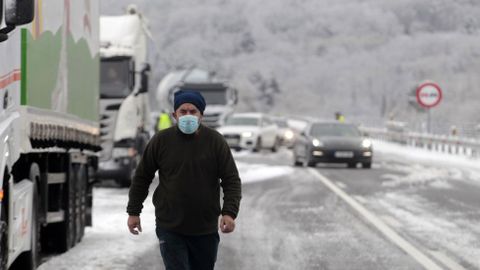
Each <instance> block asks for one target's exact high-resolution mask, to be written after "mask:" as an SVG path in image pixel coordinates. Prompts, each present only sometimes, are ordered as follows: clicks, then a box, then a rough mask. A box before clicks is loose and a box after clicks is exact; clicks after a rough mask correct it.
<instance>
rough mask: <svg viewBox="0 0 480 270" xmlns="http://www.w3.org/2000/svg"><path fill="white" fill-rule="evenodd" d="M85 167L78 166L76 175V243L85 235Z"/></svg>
mask: <svg viewBox="0 0 480 270" xmlns="http://www.w3.org/2000/svg"><path fill="white" fill-rule="evenodd" d="M86 170H87V167H86V166H85V165H83V164H82V165H80V167H79V170H78V175H77V180H78V181H77V183H78V184H77V192H76V194H77V195H76V197H77V203H76V205H77V212H76V213H77V215H76V224H75V227H76V229H77V230H76V242H77V243H79V242H80V241H81V240H82V238H83V235H84V234H85V225H86V215H87V182H88V178H87V177H88V175H87V171H86Z"/></svg>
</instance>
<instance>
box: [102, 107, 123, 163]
mask: <svg viewBox="0 0 480 270" xmlns="http://www.w3.org/2000/svg"><path fill="white" fill-rule="evenodd" d="M121 102H122V100H117V99H106V100H100V112H101V115H100V136H101V137H100V141H101V144H102V151H101V152H100V160H101V161H105V160H109V159H110V158H111V157H112V149H113V133H114V132H115V125H116V122H117V115H118V109H119V108H120V105H121ZM115 109H116V110H115Z"/></svg>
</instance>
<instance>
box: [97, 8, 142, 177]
mask: <svg viewBox="0 0 480 270" xmlns="http://www.w3.org/2000/svg"><path fill="white" fill-rule="evenodd" d="M127 12H128V13H127V14H125V15H120V16H101V17H100V58H101V59H100V125H101V141H102V152H101V156H100V167H99V177H100V178H101V179H114V180H115V181H116V182H117V183H119V184H120V185H121V186H129V185H130V181H131V179H132V177H133V175H134V172H135V168H136V166H137V164H138V161H139V159H140V155H141V154H142V152H143V149H144V147H145V145H146V143H147V141H148V138H149V135H148V134H149V130H148V129H149V128H148V127H149V117H150V116H149V115H150V111H149V103H148V99H147V95H148V79H149V74H150V64H149V63H148V60H147V49H148V48H147V34H148V33H147V31H148V30H147V25H146V22H145V20H144V19H143V17H142V15H141V14H139V13H138V11H137V10H136V8H135V7H132V6H131V7H129V8H128V11H127Z"/></svg>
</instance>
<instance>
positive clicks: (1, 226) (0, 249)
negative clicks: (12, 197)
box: [0, 189, 8, 270]
mask: <svg viewBox="0 0 480 270" xmlns="http://www.w3.org/2000/svg"><path fill="white" fill-rule="evenodd" d="M3 191H4V192H5V194H4V195H7V190H6V189H3ZM7 200H8V199H7V196H4V197H3V203H2V205H1V207H2V210H1V211H2V212H1V213H0V254H2V256H0V270H6V269H7V258H8V256H4V255H3V254H8V234H7V233H8V218H7V212H6V211H7V207H6V202H7Z"/></svg>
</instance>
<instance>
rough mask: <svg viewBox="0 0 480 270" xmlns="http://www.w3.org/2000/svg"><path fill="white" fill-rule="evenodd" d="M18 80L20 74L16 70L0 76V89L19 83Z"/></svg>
mask: <svg viewBox="0 0 480 270" xmlns="http://www.w3.org/2000/svg"><path fill="white" fill-rule="evenodd" d="M20 78H21V72H20V70H18V69H16V70H13V71H11V72H9V73H7V74H6V75H3V76H0V89H1V88H5V87H7V86H8V85H10V84H12V83H14V82H17V81H20Z"/></svg>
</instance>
